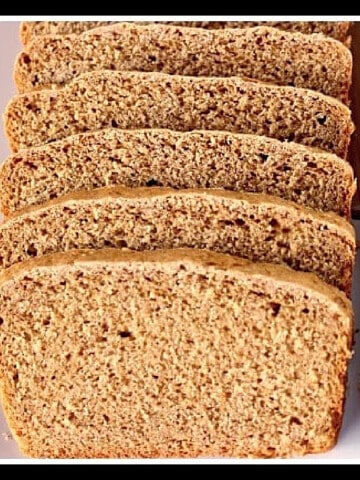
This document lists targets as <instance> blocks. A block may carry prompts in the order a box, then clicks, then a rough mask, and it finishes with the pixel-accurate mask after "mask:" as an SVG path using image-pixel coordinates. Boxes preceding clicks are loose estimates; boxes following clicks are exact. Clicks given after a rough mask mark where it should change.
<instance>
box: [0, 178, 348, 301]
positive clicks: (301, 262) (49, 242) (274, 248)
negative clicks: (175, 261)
mask: <svg viewBox="0 0 360 480" xmlns="http://www.w3.org/2000/svg"><path fill="white" fill-rule="evenodd" d="M19 232H21V234H20V235H19ZM103 247H114V248H123V247H126V248H130V249H133V250H154V249H161V248H178V247H189V248H199V249H201V248H206V249H209V250H214V251H217V252H222V253H230V254H233V255H237V256H241V257H244V258H249V259H250V260H253V261H263V262H274V263H283V264H287V265H289V266H290V267H293V268H295V269H298V270H303V271H311V272H315V273H316V274H317V275H318V276H319V277H321V278H322V279H324V280H325V281H327V282H328V283H329V284H332V285H335V286H336V287H338V288H339V289H341V290H344V291H345V292H346V294H347V295H350V294H351V280H352V269H353V263H354V256H355V235H354V230H353V228H352V226H351V225H350V224H349V223H348V222H347V221H345V220H344V219H342V218H340V217H338V216H337V215H335V214H332V213H326V214H325V213H321V212H316V211H314V210H311V209H307V208H304V207H300V206H298V205H296V204H294V203H292V202H287V201H285V200H280V199H278V198H276V197H271V196H266V195H262V194H245V193H235V192H227V191H224V190H213V189H204V190H193V189H188V190H171V189H166V188H138V189H136V188H135V189H127V188H121V187H109V188H103V189H97V190H91V191H84V192H75V193H72V194H69V195H67V196H65V197H61V198H58V199H56V200H52V201H50V202H49V203H46V204H43V205H41V206H39V207H30V208H28V209H25V210H24V211H21V212H19V213H18V214H17V215H15V216H14V217H12V218H10V219H9V220H8V221H7V222H5V223H3V224H2V225H0V252H1V256H0V268H7V267H9V266H11V265H12V264H14V263H17V262H22V261H24V260H26V259H28V258H29V257H35V256H41V255H45V254H47V253H55V252H61V251H66V250H69V249H72V248H80V249H81V248H94V249H100V248H103Z"/></svg>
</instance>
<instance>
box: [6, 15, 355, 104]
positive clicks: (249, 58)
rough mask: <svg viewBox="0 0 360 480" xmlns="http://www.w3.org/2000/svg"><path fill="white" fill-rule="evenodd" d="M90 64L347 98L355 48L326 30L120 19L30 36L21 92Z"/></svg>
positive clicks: (65, 78)
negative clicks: (248, 81)
mask: <svg viewBox="0 0 360 480" xmlns="http://www.w3.org/2000/svg"><path fill="white" fill-rule="evenodd" d="M95 70H119V71H122V70H124V71H142V72H163V73H169V74H177V75H192V76H210V77H231V76H240V77H248V78H252V79H256V80H261V81H264V82H271V83H274V84H277V85H292V86H295V87H303V88H309V89H312V90H317V91H319V92H322V93H324V94H326V95H330V96H332V97H335V98H338V99H339V100H341V101H343V102H344V103H347V102H348V96H349V88H350V83H351V74H352V55H351V52H350V50H349V49H348V48H347V47H346V46H345V45H343V44H342V43H340V42H338V41H336V40H334V39H332V38H329V37H325V36H324V35H304V34H302V33H292V32H284V31H281V30H279V29H276V28H272V27H264V26H262V27H254V28H244V29H234V28H233V29H222V30H206V29H204V28H186V27H175V26H168V25H159V24H150V25H137V24H131V23H118V24H116V25H111V26H108V27H103V28H99V29H95V30H91V31H89V32H86V33H84V34H82V35H67V36H66V35H46V36H43V37H40V38H36V39H34V40H33V41H32V42H31V43H30V44H28V45H27V46H26V48H25V50H24V51H23V52H22V53H21V54H20V55H19V56H18V57H17V60H16V63H15V80H16V84H17V86H18V89H19V91H20V92H26V91H30V90H33V89H34V88H44V87H46V86H51V84H58V85H62V84H64V83H66V82H69V81H70V80H71V79H73V78H74V77H77V76H79V75H81V74H82V73H85V72H90V71H95Z"/></svg>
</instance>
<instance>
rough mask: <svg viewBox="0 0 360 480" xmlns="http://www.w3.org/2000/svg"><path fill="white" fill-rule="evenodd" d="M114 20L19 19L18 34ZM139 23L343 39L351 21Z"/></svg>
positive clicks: (59, 31) (26, 37) (25, 38)
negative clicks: (268, 30)
mask: <svg viewBox="0 0 360 480" xmlns="http://www.w3.org/2000/svg"><path fill="white" fill-rule="evenodd" d="M115 23H117V22H104V21H102V22H63V21H61V22H22V23H21V27H20V37H21V40H22V42H23V43H24V44H26V43H27V42H29V41H30V40H31V39H32V38H33V37H37V36H41V35H49V34H56V35H64V34H69V33H70V34H71V33H75V34H79V33H82V32H85V31H87V30H90V29H92V28H98V27H105V26H108V25H113V24H115ZM131 23H139V24H148V23H161V24H168V25H177V26H183V27H201V28H209V29H218V28H247V27H256V26H258V25H264V26H270V27H275V28H279V29H281V30H288V31H290V32H302V33H323V34H324V35H327V36H330V37H333V38H336V39H337V40H340V41H341V42H345V41H346V40H347V38H348V30H349V27H350V25H351V22H247V21H246V22H191V21H190V22H131Z"/></svg>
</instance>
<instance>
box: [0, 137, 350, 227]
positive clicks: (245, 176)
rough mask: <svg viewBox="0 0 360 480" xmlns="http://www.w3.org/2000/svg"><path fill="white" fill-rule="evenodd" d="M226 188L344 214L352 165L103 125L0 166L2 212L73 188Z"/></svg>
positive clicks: (235, 140) (286, 146)
mask: <svg viewBox="0 0 360 480" xmlns="http://www.w3.org/2000/svg"><path fill="white" fill-rule="evenodd" d="M110 185H123V186H126V187H146V186H147V187H151V186H160V187H161V186H163V187H173V188H225V189H227V190H236V191H238V190H245V191H248V192H254V193H267V194H271V195H276V196H278V197H282V198H284V199H287V200H292V201H295V202H296V203H299V204H301V205H307V206H309V207H312V208H315V209H318V210H324V211H333V212H335V213H337V214H339V215H341V216H344V217H346V218H349V215H350V209H351V200H352V197H353V194H354V191H355V188H356V186H355V182H354V174H353V171H352V168H351V166H350V164H349V163H348V162H347V161H345V160H343V159H341V158H339V157H337V156H336V155H333V154H330V153H327V152H324V151H320V150H315V149H312V148H309V147H304V146H302V145H300V144H296V143H294V142H280V141H278V140H276V139H272V138H267V137H260V136H257V135H246V134H234V133H229V132H217V131H205V130H204V131H193V132H175V131H171V130H155V129H149V130H120V129H114V128H110V129H104V130H100V131H95V132H88V133H83V134H79V135H74V136H71V137H66V138H64V139H63V140H58V141H57V142H53V143H50V144H47V145H42V146H39V147H34V148H30V149H26V150H21V151H20V152H18V153H17V154H14V155H11V156H10V157H9V158H8V159H7V160H6V161H5V162H4V163H3V164H2V165H1V166H0V191H1V198H0V208H1V210H2V212H3V214H5V216H10V215H12V214H14V213H15V212H16V211H17V210H20V209H22V208H25V207H26V206H28V205H39V204H41V203H43V202H46V201H48V200H51V199H52V198H57V197H59V196H61V195H64V194H66V193H69V192H72V191H75V190H82V189H84V190H91V189H92V188H97V187H105V186H110Z"/></svg>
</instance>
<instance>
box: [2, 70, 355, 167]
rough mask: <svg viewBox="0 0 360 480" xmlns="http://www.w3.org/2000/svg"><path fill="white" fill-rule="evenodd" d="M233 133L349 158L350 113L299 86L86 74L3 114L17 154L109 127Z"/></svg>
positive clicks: (16, 102) (24, 98) (19, 100)
mask: <svg viewBox="0 0 360 480" xmlns="http://www.w3.org/2000/svg"><path fill="white" fill-rule="evenodd" d="M111 126H112V127H119V128H147V127H150V128H172V129H173V130H179V131H187V130H195V129H204V130H229V131H231V132H238V133H253V134H258V135H266V136H269V137H274V138H279V139H281V140H294V141H296V142H298V143H303V144H306V145H311V146H314V147H319V148H323V149H324V150H328V151H331V152H333V153H335V154H337V155H339V156H340V157H342V158H345V156H346V153H347V149H348V145H349V141H350V134H351V133H352V131H353V124H352V121H351V115H350V110H349V109H348V108H347V107H346V106H345V105H343V104H342V103H340V102H338V101H337V100H335V99H333V98H331V97H328V96H325V95H322V94H321V93H318V92H314V91H311V90H305V89H301V88H293V87H282V86H274V85H270V84H263V83H255V82H251V81H246V80H243V79H241V78H239V77H229V78H215V77H209V78H205V77H187V76H177V75H167V74H163V73H144V72H112V71H107V70H104V71H99V72H91V73H85V74H83V75H81V76H80V77H77V78H76V79H74V80H73V81H71V82H70V83H69V84H67V85H66V86H65V87H63V88H61V89H57V90H41V91H36V92H30V93H27V94H23V95H18V96H16V97H14V98H13V99H12V100H11V101H10V103H9V105H8V107H7V110H6V112H5V127H6V132H7V135H8V138H9V140H10V145H11V147H12V149H13V150H15V151H17V150H19V149H21V148H26V147H30V146H37V145H41V144H44V143H48V142H52V141H54V140H59V139H61V138H64V137H67V136H68V135H72V134H76V133H82V132H85V131H88V130H99V129H101V128H105V127H111Z"/></svg>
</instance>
